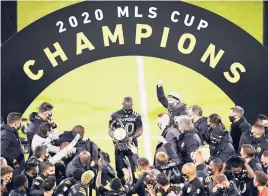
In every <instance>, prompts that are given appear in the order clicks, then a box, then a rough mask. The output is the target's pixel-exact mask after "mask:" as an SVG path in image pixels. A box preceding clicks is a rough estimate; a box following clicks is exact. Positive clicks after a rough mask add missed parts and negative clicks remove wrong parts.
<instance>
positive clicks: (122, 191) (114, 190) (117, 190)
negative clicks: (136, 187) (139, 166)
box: [96, 157, 133, 196]
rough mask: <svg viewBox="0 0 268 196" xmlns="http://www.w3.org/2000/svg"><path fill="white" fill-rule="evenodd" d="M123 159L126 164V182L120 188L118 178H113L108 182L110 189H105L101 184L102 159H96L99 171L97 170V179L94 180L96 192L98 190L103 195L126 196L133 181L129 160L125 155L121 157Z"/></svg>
mask: <svg viewBox="0 0 268 196" xmlns="http://www.w3.org/2000/svg"><path fill="white" fill-rule="evenodd" d="M123 161H124V163H125V164H126V166H127V172H126V174H127V175H126V176H124V177H125V178H126V183H125V185H124V186H123V188H122V183H121V180H120V179H119V178H114V179H112V180H111V182H110V187H111V190H108V189H106V188H105V187H103V185H102V184H101V176H102V167H103V161H102V159H100V160H99V161H98V167H99V171H98V176H97V180H96V188H97V190H98V192H99V194H100V195H105V196H109V195H122V196H126V195H127V194H129V193H130V191H131V185H132V183H133V176H132V171H131V165H130V162H129V160H128V158H127V157H125V158H124V159H123Z"/></svg>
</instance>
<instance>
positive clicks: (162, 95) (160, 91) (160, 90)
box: [156, 80, 168, 108]
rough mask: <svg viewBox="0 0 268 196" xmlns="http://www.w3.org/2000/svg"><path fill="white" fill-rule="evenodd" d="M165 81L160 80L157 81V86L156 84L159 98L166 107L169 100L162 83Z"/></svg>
mask: <svg viewBox="0 0 268 196" xmlns="http://www.w3.org/2000/svg"><path fill="white" fill-rule="evenodd" d="M162 83H163V81H162V80H159V81H158V82H157V86H156V92H157V98H158V101H159V102H160V103H161V104H162V105H163V106H164V107H165V108H168V100H167V98H166V96H165V93H164V89H163V85H162Z"/></svg>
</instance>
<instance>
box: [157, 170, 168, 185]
mask: <svg viewBox="0 0 268 196" xmlns="http://www.w3.org/2000/svg"><path fill="white" fill-rule="evenodd" d="M156 181H157V183H158V184H160V185H161V186H167V185H169V179H168V177H167V176H166V174H164V173H160V174H158V175H157V176H156Z"/></svg>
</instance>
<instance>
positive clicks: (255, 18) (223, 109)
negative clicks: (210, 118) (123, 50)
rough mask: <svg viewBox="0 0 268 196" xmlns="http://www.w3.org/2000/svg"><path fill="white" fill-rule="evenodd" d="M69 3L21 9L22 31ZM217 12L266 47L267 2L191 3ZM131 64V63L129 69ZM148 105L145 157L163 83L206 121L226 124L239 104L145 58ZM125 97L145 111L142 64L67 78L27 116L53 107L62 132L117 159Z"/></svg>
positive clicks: (102, 65) (118, 64) (117, 64)
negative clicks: (118, 114)
mask: <svg viewBox="0 0 268 196" xmlns="http://www.w3.org/2000/svg"><path fill="white" fill-rule="evenodd" d="M75 2H77V1H69V2H64V1H60V2H54V1H53V2H27V1H22V2H19V3H18V30H20V29H22V28H24V27H26V26H27V25H28V24H30V23H31V22H33V21H35V20H37V19H39V18H40V17H42V16H44V15H46V14H49V13H51V12H53V11H55V10H57V9H60V8H62V7H65V6H68V5H71V4H73V3H75ZM191 3H192V4H195V5H197V6H200V7H203V8H205V9H208V10H210V11H212V12H215V13H217V14H219V15H221V16H223V17H225V18H227V19H229V20H230V21H232V22H233V23H235V24H237V25H239V26H240V27H241V28H243V29H245V30H246V31H247V32H249V33H250V34H251V35H252V36H254V37H255V38H256V39H257V40H259V41H260V42H261V41H262V2H201V1H200V2H196V1H195V2H191ZM126 62H127V63H126ZM143 62H144V78H145V88H146V95H147V96H146V103H147V107H148V118H149V122H148V123H149V128H150V129H149V130H150V137H149V138H143V137H141V138H140V139H139V140H140V141H139V143H140V147H139V151H140V155H141V156H144V155H145V153H144V152H145V147H144V144H145V142H146V143H148V142H149V143H150V146H151V149H152V150H151V154H153V153H154V148H155V145H156V143H157V138H156V137H154V136H157V135H158V128H157V126H156V116H157V114H159V113H162V112H165V111H166V110H165V109H164V108H163V107H162V106H161V105H160V103H159V102H158V101H157V97H156V88H155V86H156V82H157V80H158V79H163V81H164V87H165V91H166V93H168V92H170V91H177V92H178V93H179V94H180V96H181V98H182V100H183V101H184V102H185V103H186V104H187V105H188V106H190V105H192V104H199V105H201V106H202V107H203V109H204V113H205V115H209V114H211V113H214V112H216V113H219V114H220V115H221V116H222V118H223V121H224V123H225V124H226V125H227V126H228V125H229V122H228V120H227V117H228V113H229V108H230V107H231V106H232V105H233V102H232V101H231V100H230V99H229V98H228V97H227V96H226V95H225V94H224V93H223V92H222V91H221V90H220V89H219V88H218V87H217V86H216V85H214V84H213V83H212V82H210V81H209V80H208V79H206V78H205V77H203V76H202V75H200V74H198V73H196V72H194V71H192V70H190V69H188V68H186V67H184V66H182V65H178V64H175V63H172V62H169V61H166V60H162V59H157V58H151V57H143ZM124 96H132V97H133V98H134V109H135V110H136V111H138V112H141V111H142V108H141V100H140V89H139V83H138V69H137V58H136V57H134V56H125V57H115V58H109V59H104V60H100V61H97V62H93V63H90V64H87V65H84V66H82V67H80V68H77V69H75V70H73V71H72V72H70V73H68V74H66V75H64V76H63V77H61V78H60V79H58V80H57V81H55V82H54V83H53V84H51V85H50V86H49V87H48V88H46V89H45V90H44V91H43V92H42V93H41V94H40V95H39V96H38V97H37V98H36V99H35V100H34V101H33V102H32V104H31V105H30V106H29V107H28V109H27V110H26V111H25V113H24V116H25V117H27V116H28V115H29V113H30V112H33V111H36V109H37V107H38V105H40V103H42V102H44V101H47V102H51V103H52V104H53V105H54V107H55V109H54V116H55V118H56V121H57V124H58V127H59V130H60V131H64V130H71V129H72V127H73V126H75V125H77V124H81V125H83V126H84V127H85V128H86V137H91V138H93V140H94V141H95V142H96V143H97V144H98V145H99V146H100V147H101V148H102V149H103V150H105V151H107V152H108V153H110V154H111V155H113V146H112V142H111V139H110V138H109V137H108V132H107V127H108V120H109V118H110V115H111V113H113V112H114V111H116V110H118V109H120V108H121V102H122V99H123V97H124Z"/></svg>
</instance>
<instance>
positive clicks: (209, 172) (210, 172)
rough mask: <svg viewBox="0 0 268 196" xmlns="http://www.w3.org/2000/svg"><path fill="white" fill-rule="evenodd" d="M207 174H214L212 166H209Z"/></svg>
mask: <svg viewBox="0 0 268 196" xmlns="http://www.w3.org/2000/svg"><path fill="white" fill-rule="evenodd" d="M207 174H208V176H211V175H212V174H213V171H212V169H211V168H208V171H207Z"/></svg>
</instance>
